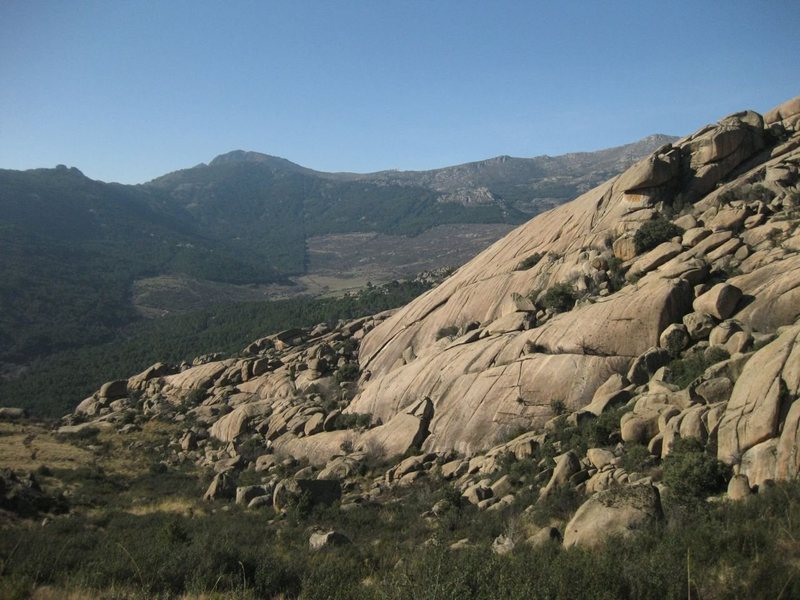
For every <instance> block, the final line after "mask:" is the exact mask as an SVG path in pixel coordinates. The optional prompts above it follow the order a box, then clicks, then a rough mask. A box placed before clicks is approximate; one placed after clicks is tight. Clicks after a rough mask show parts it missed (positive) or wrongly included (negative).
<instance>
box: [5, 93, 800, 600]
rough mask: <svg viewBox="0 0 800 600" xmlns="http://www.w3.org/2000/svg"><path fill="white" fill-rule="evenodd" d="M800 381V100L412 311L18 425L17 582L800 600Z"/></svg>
mask: <svg viewBox="0 0 800 600" xmlns="http://www.w3.org/2000/svg"><path fill="white" fill-rule="evenodd" d="M799 358H800V96H799V97H796V98H794V99H792V100H789V101H787V102H786V103H784V104H782V105H780V106H779V107H777V108H775V109H773V110H771V111H768V112H767V113H765V114H764V115H763V116H762V115H760V114H757V113H755V112H752V111H743V112H740V113H736V114H733V115H730V116H728V117H725V118H723V119H722V120H720V121H719V122H718V123H715V124H712V125H708V126H706V127H704V128H702V129H701V130H699V131H697V132H696V133H694V134H692V135H689V136H687V137H685V138H683V139H680V140H676V141H675V142H674V143H670V144H667V145H664V146H661V147H659V148H658V149H657V150H656V151H654V152H652V153H651V154H650V155H649V156H647V157H646V158H644V159H642V160H641V161H639V162H637V163H636V164H634V165H633V166H632V167H630V168H629V169H627V170H625V171H624V172H623V173H621V174H620V175H618V176H616V177H614V178H612V179H610V180H608V181H607V182H605V183H603V184H601V185H599V186H598V187H596V188H594V189H592V190H590V191H588V192H586V193H585V194H583V195H581V196H580V197H578V198H576V199H575V200H573V201H572V202H569V203H567V204H564V205H562V206H559V207H557V208H555V209H553V210H551V211H548V212H546V213H544V214H541V215H539V216H537V217H535V218H534V219H532V220H530V221H529V222H527V223H525V224H523V225H522V226H520V227H518V228H517V229H515V230H514V231H512V232H511V233H510V234H508V235H507V236H505V237H503V238H502V239H500V240H498V241H497V242H496V243H494V244H493V245H492V246H490V247H489V248H487V249H486V250H484V251H483V252H481V253H480V254H479V255H478V256H476V257H475V258H474V259H473V260H471V261H469V262H468V263H466V264H465V265H464V266H462V267H461V268H460V269H458V270H457V271H456V272H455V273H453V274H452V275H451V276H450V277H449V278H447V279H446V280H444V281H443V282H442V283H441V284H439V285H438V286H436V287H434V288H432V289H430V290H429V291H427V292H425V293H423V294H422V295H421V296H419V297H417V298H416V299H414V300H413V301H411V302H409V303H408V304H406V305H405V306H404V307H402V308H400V309H397V310H388V311H383V312H380V313H378V314H374V315H371V316H367V317H362V318H358V319H352V320H347V321H341V322H338V323H336V324H334V325H333V326H331V325H330V324H327V323H319V324H318V325H316V326H312V327H297V328H293V329H288V330H284V331H281V332H278V333H275V334H272V335H268V336H264V337H260V338H258V339H255V340H253V341H252V342H251V343H249V344H248V345H246V346H245V347H244V348H242V349H241V350H240V351H239V352H238V353H235V354H231V355H229V356H222V357H220V356H215V357H198V358H197V359H196V360H195V361H194V362H193V363H192V364H191V365H188V364H182V365H177V364H168V363H163V362H162V363H157V364H153V365H152V366H151V367H149V368H147V369H146V370H144V371H142V372H140V373H138V374H135V375H132V376H129V377H128V378H122V379H118V380H113V381H108V382H107V383H105V384H103V385H102V386H101V387H100V388H99V389H98V390H97V391H96V392H95V393H93V394H92V395H90V396H89V397H87V398H85V399H84V400H83V401H82V402H81V403H80V404H79V405H78V406H77V408H76V409H75V410H74V411H73V412H72V413H71V414H69V415H67V416H65V417H64V419H63V420H62V422H61V424H60V426H59V427H57V428H56V429H54V430H52V431H48V430H46V429H44V428H42V427H41V426H40V425H36V424H32V423H30V422H26V421H25V420H24V417H23V415H22V414H21V413H22V411H19V410H17V411H14V410H6V411H5V412H3V413H2V417H3V418H5V419H6V420H7V421H15V422H12V423H7V424H6V425H4V428H3V432H4V435H3V436H0V442H3V443H2V444H0V457H4V456H5V457H8V458H6V459H5V460H6V464H8V465H9V466H12V467H15V468H16V469H17V471H18V473H7V474H5V475H4V476H3V477H4V479H3V487H2V488H0V489H2V490H4V504H3V506H2V508H3V509H4V510H5V511H6V517H7V520H8V523H9V526H8V535H6V536H4V538H3V540H2V542H0V556H2V557H3V560H4V563H3V564H4V568H6V567H7V569H6V573H8V575H9V577H8V584H7V585H8V586H9V589H10V588H11V586H17V587H16V588H15V589H20V590H32V589H34V588H36V587H37V586H39V585H41V584H45V585H52V586H55V589H56V590H57V591H62V592H63V591H65V590H69V591H72V590H79V591H81V592H82V593H89V594H90V593H92V592H97V591H98V590H100V591H103V592H109V593H110V592H111V591H113V592H114V593H118V594H121V595H126V594H128V593H132V591H133V590H139V592H140V593H145V594H148V593H149V594H151V595H152V594H162V593H163V594H166V595H169V596H174V597H178V596H180V595H182V594H187V593H189V594H203V593H208V592H212V593H219V594H223V595H225V596H226V597H252V598H256V597H275V596H278V595H282V596H283V597H293V598H294V597H298V598H326V597H331V596H332V595H335V596H336V597H346V598H387V597H388V598H403V597H432V596H435V597H443V598H453V599H456V598H465V597H469V598H485V599H489V598H496V597H509V598H565V599H566V598H609V599H610V598H620V597H636V598H654V599H655V598H686V597H690V598H699V597H704V598H736V597H798V596H800V567H798V565H800V546H798V544H797V539H798V535H800V529H798V523H800V520H798V517H800V487H798V475H800V454H799V453H798V447H800V437H798V436H799V435H800V402H798V398H799V397H800V370H799V369H798V365H799V364H800V360H798V359H799ZM25 440H27V441H25ZM21 448H24V450H23V449H21ZM44 457H47V458H46V459H45V458H44ZM45 460H47V461H52V462H55V463H57V464H58V468H56V469H49V468H47V467H46V465H45V466H44V468H43V467H42V466H41V463H40V462H39V461H45ZM89 465H91V466H89ZM40 481H41V482H40ZM203 490H205V492H204V493H203ZM60 494H62V495H60ZM69 511H71V512H70V516H69V517H65V516H59V515H60V514H62V513H65V512H69ZM44 515H49V517H48V518H51V519H53V522H52V525H49V530H48V529H47V528H45V531H44V532H41V531H40V530H41V528H40V527H37V528H36V532H35V533H33V534H32V533H31V531H32V530H33V528H32V527H30V526H28V525H27V524H28V523H30V522H32V520H33V518H39V517H42V516H44ZM26 519H28V520H26ZM48 523H49V521H48ZM87 536H88V537H89V538H90V539H91V540H92V543H91V544H88V545H87V544H85V542H84V541H83V540H85V539H86V537H87ZM52 539H57V540H59V541H61V542H62V543H63V546H62V547H64V548H67V547H68V548H74V549H76V551H75V552H69V551H68V552H66V555H67V558H65V559H61V558H60V555H59V557H57V556H55V552H56V550H54V548H55V547H56V546H57V545H54V544H53V543H52ZM154 539H157V540H158V543H156V544H154V543H153V540H154ZM81 544H83V546H81ZM87 546H88V548H87ZM120 546H122V550H120V548H119V547H120ZM18 548H20V549H21V550H20V556H21V558H17V557H16V555H15V552H17V549H18ZM78 548H82V551H83V552H85V555H84V556H83V557H82V558H84V559H85V560H81V559H73V558H69V557H71V556H74V555H75V554H80V552H78V551H77V549H78ZM132 564H133V565H136V566H135V567H131V565H132ZM43 565H44V566H43ZM140 565H144V568H141V567H140Z"/></svg>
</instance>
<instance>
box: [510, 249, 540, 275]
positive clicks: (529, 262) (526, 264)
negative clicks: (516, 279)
mask: <svg viewBox="0 0 800 600" xmlns="http://www.w3.org/2000/svg"><path fill="white" fill-rule="evenodd" d="M543 257H544V254H542V253H541V252H536V253H534V254H531V255H530V256H529V257H528V258H526V259H524V260H522V261H521V262H520V263H519V264H518V265H517V266H516V267H514V270H515V271H527V270H528V269H532V268H533V267H535V266H536V265H538V264H539V261H540V260H542V258H543Z"/></svg>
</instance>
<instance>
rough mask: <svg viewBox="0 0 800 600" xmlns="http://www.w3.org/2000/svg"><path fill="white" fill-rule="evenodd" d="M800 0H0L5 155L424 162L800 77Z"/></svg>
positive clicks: (134, 172)
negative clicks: (231, 155) (258, 155)
mask: <svg viewBox="0 0 800 600" xmlns="http://www.w3.org/2000/svg"><path fill="white" fill-rule="evenodd" d="M799 75H800V2H797V0H793V1H777V0H776V1H769V0H764V1H757V0H749V1H735V0H729V1H717V2H701V1H699V0H696V1H694V2H685V1H676V0H671V1H664V0H661V1H659V2H645V1H636V2H623V1H606V2H601V1H598V0H586V1H581V2H568V1H564V2H561V1H556V0H548V1H541V2H534V1H527V2H523V1H521V2H507V1H499V0H496V1H488V0H487V1H485V2H470V1H465V0H458V1H443V0H442V1H434V0H429V1H403V2H399V1H398V2H390V1H381V0H369V1H367V0H364V1H360V2H354V1H339V0H337V1H322V0H320V1H317V2H307V1H300V0H293V1H286V2H267V1H259V2H241V1H219V2H210V1H209V2H203V1H193V2H184V1H179V0H159V1H155V2H148V1H142V0H136V1H126V2H122V1H113V0H103V1H98V2H93V1H78V0H75V1H67V0H63V1H50V2H45V1H37V0H0V167H1V168H14V169H25V168H32V167H42V166H48V167H50V166H54V165H56V164H57V163H65V164H67V165H70V166H77V167H78V168H80V169H81V170H83V171H84V173H86V174H87V175H88V176H90V177H93V178H97V179H103V180H106V181H121V182H125V183H134V182H143V181H147V180H149V179H151V178H153V177H156V176H158V175H160V174H163V173H165V172H168V171H172V170H175V169H178V168H183V167H188V166H192V165H194V164H197V163H199V162H207V161H209V160H210V159H211V158H213V157H214V156H215V155H217V154H220V153H223V152H227V151H229V150H233V149H239V148H241V149H246V150H256V151H260V152H265V153H268V154H275V155H278V156H283V157H285V158H288V159H290V160H292V161H294V162H298V163H300V164H303V165H305V166H309V167H312V168H315V169H319V170H326V171H337V170H351V171H362V172H363V171H374V170H380V169H388V168H401V169H425V168H433V167H437V166H444V165H449V164H455V163H461V162H467V161H470V160H479V159H482V158H488V157H490V156H495V155H498V154H511V155H514V156H535V155H538V154H551V155H554V154H560V153H564V152H570V151H579V150H592V149H597V148H603V147H608V146H614V145H619V144H623V143H627V142H629V141H633V140H636V139H638V138H640V137H643V136H645V135H648V134H650V133H669V134H676V135H682V134H686V133H689V132H691V131H693V130H694V129H696V128H698V127H700V126H702V125H704V124H706V123H708V122H712V121H715V120H717V119H718V118H720V117H722V116H724V115H726V114H728V113H731V112H734V111H737V110H740V109H744V108H753V109H755V110H758V111H761V112H763V111H766V110H768V109H769V108H771V107H772V106H774V105H775V104H777V103H779V102H782V101H783V100H786V99H788V98H790V97H792V96H794V95H797V94H800V76H799Z"/></svg>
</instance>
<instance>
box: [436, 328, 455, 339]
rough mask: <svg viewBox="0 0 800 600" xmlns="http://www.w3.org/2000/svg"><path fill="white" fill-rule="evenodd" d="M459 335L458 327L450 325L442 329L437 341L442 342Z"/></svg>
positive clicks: (437, 335)
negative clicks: (441, 340)
mask: <svg viewBox="0 0 800 600" xmlns="http://www.w3.org/2000/svg"><path fill="white" fill-rule="evenodd" d="M456 335H458V327H456V326H455V325H450V326H448V327H442V328H441V329H439V331H437V332H436V339H437V340H440V339H442V338H445V337H453V336H456Z"/></svg>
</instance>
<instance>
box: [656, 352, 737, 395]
mask: <svg viewBox="0 0 800 600" xmlns="http://www.w3.org/2000/svg"><path fill="white" fill-rule="evenodd" d="M727 358H730V354H728V352H727V351H726V350H725V349H724V348H719V347H717V346H713V347H711V348H709V349H708V350H706V351H704V352H693V353H691V354H689V355H688V356H686V357H685V358H679V359H675V360H673V361H672V362H671V363H670V364H669V370H670V372H671V381H670V383H674V384H675V385H677V386H678V387H680V388H681V389H683V388H685V387H686V386H687V385H689V384H690V383H692V381H694V380H695V379H697V378H698V377H700V376H701V375H702V374H703V373H704V372H705V370H706V369H707V368H708V367H710V366H711V365H713V364H716V363H718V362H720V361H722V360H725V359H727Z"/></svg>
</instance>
